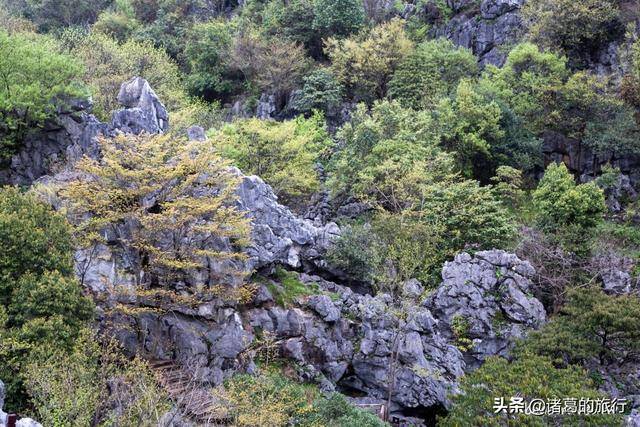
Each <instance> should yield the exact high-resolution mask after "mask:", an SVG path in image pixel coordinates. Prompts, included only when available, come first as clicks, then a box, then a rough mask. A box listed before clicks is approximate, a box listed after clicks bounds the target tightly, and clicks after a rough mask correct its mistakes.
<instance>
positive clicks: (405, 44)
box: [325, 19, 413, 102]
mask: <svg viewBox="0 0 640 427" xmlns="http://www.w3.org/2000/svg"><path fill="white" fill-rule="evenodd" d="M412 50H413V43H412V42H411V41H410V40H409V39H408V38H407V35H406V34H405V32H404V27H403V23H402V21H401V20H400V19H393V20H391V21H389V22H387V23H384V24H381V25H378V26H376V27H374V28H372V29H371V30H370V31H366V30H363V31H361V32H360V33H359V34H357V35H353V36H351V37H349V38H347V39H339V38H333V37H332V38H330V39H328V40H326V41H325V52H326V54H327V56H328V57H329V58H330V59H331V68H332V70H333V72H334V74H335V76H336V77H337V79H338V80H339V81H340V82H341V83H342V84H344V86H345V88H346V90H347V94H348V95H349V96H351V97H353V98H355V99H357V100H363V101H367V102H373V100H375V99H380V98H383V97H384V96H385V95H386V94H387V88H388V84H389V80H391V77H392V76H393V73H394V72H395V70H396V68H397V67H398V65H399V64H400V63H401V61H402V60H404V58H405V57H406V56H407V55H408V54H409V53H410V52H411V51H412Z"/></svg>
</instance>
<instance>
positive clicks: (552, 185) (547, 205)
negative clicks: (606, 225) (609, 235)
mask: <svg viewBox="0 0 640 427" xmlns="http://www.w3.org/2000/svg"><path fill="white" fill-rule="evenodd" d="M533 204H534V207H535V209H536V210H537V219H538V224H539V225H540V226H541V227H542V228H543V229H545V230H549V231H554V230H562V228H563V227H568V226H577V227H579V228H580V229H581V230H583V232H588V231H590V230H592V229H593V228H594V227H596V226H597V225H598V224H599V223H600V222H601V221H602V217H603V214H604V212H605V209H606V207H605V204H604V195H603V193H602V190H600V189H599V188H598V187H597V185H596V184H595V183H593V182H591V183H587V184H580V185H576V183H575V181H574V178H573V176H572V175H571V174H570V173H569V171H568V170H567V167H566V166H565V165H564V164H559V165H558V164H555V163H552V164H550V165H549V166H548V167H547V170H546V172H545V174H544V177H543V178H542V179H541V180H540V183H539V184H538V188H537V189H536V191H534V193H533ZM582 237H584V236H582Z"/></svg>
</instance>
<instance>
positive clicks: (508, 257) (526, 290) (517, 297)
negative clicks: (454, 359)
mask: <svg viewBox="0 0 640 427" xmlns="http://www.w3.org/2000/svg"><path fill="white" fill-rule="evenodd" d="M533 274H534V269H533V267H532V266H531V265H530V264H529V263H528V262H526V261H521V260H520V259H519V258H518V257H517V256H516V255H514V254H509V253H507V252H504V251H496V250H494V251H484V252H478V253H477V254H476V255H475V257H472V256H471V255H469V254H466V253H462V254H460V255H458V256H456V258H455V259H454V260H453V261H451V262H447V263H446V264H445V266H444V268H443V269H442V279H443V282H442V284H441V285H440V286H439V287H438V289H437V290H436V292H435V294H434V295H433V296H431V297H430V298H429V299H428V300H427V301H426V303H425V305H426V307H427V308H429V309H430V310H431V312H432V313H433V315H434V317H435V318H437V319H438V321H439V322H441V325H443V326H444V327H443V328H441V330H442V332H443V334H445V335H446V336H448V337H449V338H451V339H453V338H454V337H453V332H452V329H451V325H452V323H453V322H455V319H456V318H459V319H464V321H465V323H467V324H468V325H469V330H468V331H466V334H467V337H466V338H468V339H471V340H473V342H474V344H473V348H472V349H471V350H470V351H469V352H467V353H466V354H465V359H466V361H467V368H475V367H478V366H479V365H480V364H481V363H482V361H483V360H484V359H485V358H486V357H487V356H490V355H495V354H499V355H503V356H504V355H506V354H507V352H508V350H509V348H510V346H511V344H512V343H513V340H514V339H516V338H520V337H522V336H523V335H524V334H525V333H526V330H527V329H532V328H533V329H537V328H539V327H540V326H541V325H542V324H543V323H544V322H545V321H546V314H545V311H544V307H543V306H542V303H541V302H540V301H538V300H537V299H536V298H534V297H533V295H532V294H531V280H530V278H531V277H532V276H533Z"/></svg>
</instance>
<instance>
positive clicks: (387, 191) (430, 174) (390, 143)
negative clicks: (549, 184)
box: [329, 102, 514, 286]
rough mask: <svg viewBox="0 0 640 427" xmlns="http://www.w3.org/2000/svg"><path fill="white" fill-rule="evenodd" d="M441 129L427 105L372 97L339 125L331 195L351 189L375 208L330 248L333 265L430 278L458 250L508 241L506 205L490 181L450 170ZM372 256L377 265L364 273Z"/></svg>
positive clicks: (392, 276) (382, 278) (383, 276)
mask: <svg viewBox="0 0 640 427" xmlns="http://www.w3.org/2000/svg"><path fill="white" fill-rule="evenodd" d="M439 132H440V129H438V126H437V125H436V124H435V122H434V119H433V117H432V116H431V115H430V114H429V113H428V112H426V111H414V110H409V109H404V108H402V107H401V106H400V105H399V104H398V103H395V102H380V103H376V104H374V105H373V108H372V109H371V111H368V110H367V109H366V107H365V106H364V105H361V106H360V107H359V108H358V109H357V110H356V111H355V112H354V114H353V115H352V119H351V122H350V123H347V124H346V125H345V126H344V127H343V128H342V129H341V130H340V132H339V133H338V138H339V139H340V140H341V144H340V149H339V151H338V152H337V154H336V155H335V156H334V158H333V159H332V162H331V165H330V168H329V171H330V180H329V185H330V186H331V188H332V191H333V194H334V197H336V198H338V199H339V198H340V197H353V196H355V197H356V198H357V199H358V200H360V201H363V202H366V203H367V204H368V205H369V206H370V207H371V208H372V209H373V210H374V212H375V214H374V218H373V220H372V221H371V224H372V226H371V227H368V228H363V229H361V230H357V231H355V232H353V231H352V232H349V233H347V234H345V235H344V236H343V237H342V240H344V241H342V240H339V241H338V243H337V244H336V246H335V247H334V249H333V252H332V254H331V258H332V259H333V261H334V262H335V263H336V265H337V266H341V267H342V268H346V269H347V270H348V271H351V274H352V275H361V279H364V280H365V281H366V280H369V279H371V278H373V281H374V282H377V284H378V286H387V285H390V284H394V283H395V284H396V285H397V284H399V283H401V282H403V281H405V280H408V279H410V278H412V277H417V278H419V279H421V280H423V281H426V282H429V283H431V282H432V280H431V279H433V277H434V274H435V273H436V272H437V270H439V268H440V266H441V264H442V262H443V261H444V260H445V259H447V258H448V257H450V256H452V255H454V254H455V253H456V252H458V251H460V250H462V249H464V248H485V249H488V248H494V247H503V246H504V245H506V244H507V243H508V242H509V240H510V238H511V237H512V236H513V233H514V227H513V222H512V219H511V216H510V214H509V213H508V210H507V209H506V207H505V206H503V204H502V203H501V202H500V201H499V200H497V199H496V198H495V196H494V193H493V192H492V190H491V187H488V186H487V187H481V186H480V185H479V184H478V182H477V181H473V180H465V179H462V178H461V177H460V176H459V174H457V173H456V169H455V161H454V158H453V156H452V155H451V154H449V153H447V152H446V151H444V150H443V149H442V148H441V145H440V140H441V139H440V134H439ZM365 230H369V231H368V232H370V233H372V234H373V236H371V237H365V236H366V233H365ZM360 248H361V249H360ZM372 264H378V267H377V268H373V269H372V273H370V274H367V275H364V276H362V273H363V270H364V269H367V268H370V267H371V265H372ZM389 265H391V268H389Z"/></svg>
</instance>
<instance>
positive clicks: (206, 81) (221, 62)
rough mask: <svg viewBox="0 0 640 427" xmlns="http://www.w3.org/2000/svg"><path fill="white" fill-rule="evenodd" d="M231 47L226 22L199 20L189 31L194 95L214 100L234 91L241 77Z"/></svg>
mask: <svg viewBox="0 0 640 427" xmlns="http://www.w3.org/2000/svg"><path fill="white" fill-rule="evenodd" d="M231 46H232V33H231V28H230V26H229V24H227V23H226V22H224V21H220V20H218V21H210V22H205V23H199V24H196V25H194V26H193V28H191V29H190V30H189V34H188V41H187V43H186V47H185V56H186V60H187V64H188V66H189V70H190V72H189V75H188V77H187V87H188V89H189V92H190V93H191V94H192V95H194V96H199V97H202V98H204V99H208V100H211V99H215V98H220V97H224V96H227V95H229V94H230V93H231V92H232V91H233V89H234V79H236V78H237V76H234V73H233V70H232V69H230V66H229V61H228V56H229V54H230V51H231Z"/></svg>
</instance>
